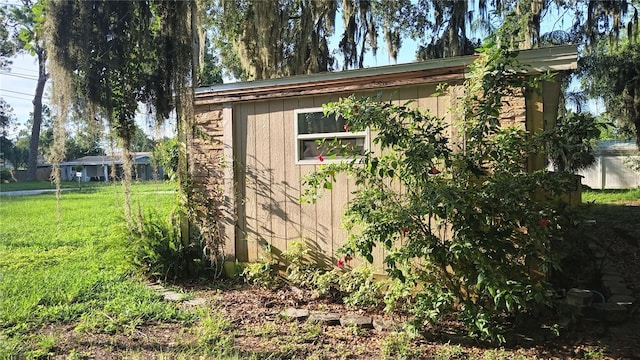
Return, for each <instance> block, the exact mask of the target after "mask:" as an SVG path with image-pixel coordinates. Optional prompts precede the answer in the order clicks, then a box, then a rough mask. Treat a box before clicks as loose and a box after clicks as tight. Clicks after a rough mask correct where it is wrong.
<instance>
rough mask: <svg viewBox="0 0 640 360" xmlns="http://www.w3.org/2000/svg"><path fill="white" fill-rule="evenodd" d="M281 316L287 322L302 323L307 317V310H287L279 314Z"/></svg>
mask: <svg viewBox="0 0 640 360" xmlns="http://www.w3.org/2000/svg"><path fill="white" fill-rule="evenodd" d="M280 314H281V315H282V316H284V317H285V318H287V319H289V320H298V321H303V320H306V319H307V318H308V317H309V310H306V309H296V308H287V309H285V310H284V311H283V312H281V313H280Z"/></svg>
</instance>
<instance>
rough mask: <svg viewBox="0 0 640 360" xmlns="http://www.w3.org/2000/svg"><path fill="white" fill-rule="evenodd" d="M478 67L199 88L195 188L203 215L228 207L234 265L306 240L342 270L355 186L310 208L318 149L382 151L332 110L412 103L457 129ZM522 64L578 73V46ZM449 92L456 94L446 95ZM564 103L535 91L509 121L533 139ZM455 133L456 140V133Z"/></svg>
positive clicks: (409, 68) (530, 54) (541, 163)
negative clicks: (455, 108) (306, 187)
mask: <svg viewBox="0 0 640 360" xmlns="http://www.w3.org/2000/svg"><path fill="white" fill-rule="evenodd" d="M475 58H476V57H475V56H464V57H454V58H448V59H441V60H430V61H423V62H416V63H409V64H401V65H391V66H383V67H375V68H367V69H360V70H351V71H343V72H334V73H322V74H314V75H305V76H295V77H288V78H280V79H271V80H262V81H253V82H240V83H230V84H222V85H216V86H211V87H203V88H199V89H197V91H196V95H195V112H196V119H195V124H194V126H193V129H192V130H193V131H191V132H189V133H188V134H186V141H187V144H188V145H187V154H188V159H189V161H188V166H189V171H190V176H191V177H192V181H193V189H194V191H195V192H197V193H198V194H199V196H200V199H204V201H201V206H205V207H206V206H211V204H216V205H214V206H220V210H221V217H222V218H223V221H222V223H221V224H220V226H221V230H220V233H221V238H222V241H223V247H224V252H225V258H226V260H228V261H235V260H237V261H239V262H255V261H258V260H260V259H261V257H262V256H264V249H265V248H267V247H268V248H270V250H271V254H272V255H270V256H275V258H276V259H278V256H279V254H280V253H281V252H282V251H284V250H286V249H287V246H288V244H289V243H290V242H291V241H294V240H304V241H305V243H306V244H307V245H308V246H309V247H310V248H311V249H312V250H313V251H314V252H315V255H316V257H317V259H318V260H319V261H320V262H322V263H324V264H331V263H335V260H336V258H335V251H336V250H337V249H338V248H339V247H340V246H341V245H343V243H344V242H345V240H346V238H347V233H346V231H345V230H344V229H343V228H342V227H341V217H342V214H343V212H344V210H345V205H346V203H347V202H348V201H349V198H350V196H351V192H352V191H353V190H354V189H355V188H354V186H355V184H354V183H353V180H350V179H348V178H346V177H343V178H340V177H339V178H338V179H337V183H336V186H334V188H333V190H332V191H330V192H326V193H325V194H324V196H323V197H322V198H320V199H319V200H318V202H317V203H316V204H300V203H299V201H298V199H299V198H300V196H301V194H302V189H303V188H302V186H301V178H302V177H303V176H304V175H305V174H307V173H309V172H311V171H313V170H315V169H316V167H317V166H318V165H320V164H321V163H320V160H319V159H318V155H319V154H321V151H322V149H320V148H318V147H317V146H314V143H315V140H318V139H321V138H323V137H330V138H334V137H339V138H341V139H343V141H348V142H350V143H351V144H353V145H355V146H356V147H357V148H363V149H372V150H374V151H375V149H374V148H373V146H374V145H373V144H372V141H371V139H372V136H371V134H370V133H369V132H358V133H350V132H348V128H347V129H343V128H342V127H341V126H340V124H339V123H338V124H336V123H335V121H334V122H333V124H330V123H328V122H326V121H323V120H322V116H321V114H319V112H320V111H321V107H322V105H323V104H325V103H327V102H330V101H336V100H338V99H339V98H341V97H347V96H350V95H352V94H355V95H356V96H380V98H381V99H382V101H393V102H396V103H401V104H403V103H405V102H407V101H410V100H411V101H414V105H415V106H418V107H420V108H421V109H429V111H430V112H431V113H432V114H437V115H438V116H441V117H444V118H445V120H446V121H448V122H450V123H451V124H453V119H452V116H451V114H450V111H449V110H450V109H451V105H452V104H453V103H454V102H455V99H456V94H458V93H459V91H461V89H460V88H459V87H456V85H461V84H462V83H463V81H464V79H465V71H466V69H467V66H468V65H469V64H471V63H472V62H473V61H474V59H475ZM518 60H519V61H520V62H521V63H523V64H527V65H529V66H530V71H531V73H540V72H546V71H552V72H564V71H569V70H572V69H575V68H576V47H575V46H560V47H551V48H541V49H535V50H526V51H521V52H520V53H519V55H518ZM441 83H447V84H450V85H453V86H451V87H449V89H450V90H449V92H446V93H440V94H438V93H437V87H438V85H439V84H441ZM559 94H560V84H559V82H549V83H544V84H543V86H542V92H540V93H539V92H536V91H527V92H525V93H524V94H523V95H522V96H521V97H516V98H513V99H510V101H509V103H510V106H509V107H508V108H505V109H504V111H503V113H502V114H501V118H502V119H503V121H508V122H509V123H512V124H521V125H522V126H523V127H525V128H526V129H527V130H531V131H536V130H539V129H542V128H544V127H552V126H554V124H555V119H556V116H557V111H558V100H559ZM451 131H452V134H451V135H452V138H455V135H456V134H455V128H454V127H451ZM528 166H529V168H530V169H534V168H535V169H540V168H544V167H545V160H544V159H543V158H537V159H531V160H530V162H529V164H528ZM207 204H208V205H207ZM379 255H382V254H379ZM374 259H375V260H374V266H375V267H376V270H379V271H380V270H382V256H375V257H374Z"/></svg>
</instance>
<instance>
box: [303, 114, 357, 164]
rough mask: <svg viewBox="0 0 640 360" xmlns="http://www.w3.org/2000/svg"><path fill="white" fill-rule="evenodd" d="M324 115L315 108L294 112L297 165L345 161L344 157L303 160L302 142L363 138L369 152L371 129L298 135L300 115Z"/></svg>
mask: <svg viewBox="0 0 640 360" xmlns="http://www.w3.org/2000/svg"><path fill="white" fill-rule="evenodd" d="M316 112H319V113H322V112H323V110H322V108H321V107H315V108H306V109H296V110H294V112H293V126H294V133H293V135H294V144H295V159H296V164H297V165H317V164H324V163H335V162H340V161H342V160H344V159H345V158H344V157H334V158H332V159H330V158H329V156H326V157H324V161H320V160H319V159H318V158H313V159H302V158H301V154H300V147H301V141H302V140H322V139H335V138H343V139H353V138H362V139H364V150H365V151H368V150H369V129H368V128H367V129H366V130H365V131H357V132H346V131H344V132H343V131H341V132H333V133H314V134H299V133H298V131H299V130H298V115H299V114H307V113H316Z"/></svg>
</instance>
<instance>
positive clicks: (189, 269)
mask: <svg viewBox="0 0 640 360" xmlns="http://www.w3.org/2000/svg"><path fill="white" fill-rule="evenodd" d="M136 221H137V223H136V224H135V226H133V228H132V229H131V232H132V235H133V240H134V243H133V263H134V265H136V266H137V267H138V268H139V269H141V271H142V272H143V273H144V274H145V275H147V276H150V277H152V278H155V279H159V280H164V281H166V280H175V279H178V278H188V277H194V276H197V275H200V274H202V273H203V271H204V265H203V259H201V256H199V255H200V254H201V253H202V251H201V250H199V249H198V248H197V246H196V245H195V244H194V245H191V246H187V247H185V246H184V245H183V243H182V241H181V238H180V226H179V224H180V215H179V213H178V212H177V211H172V212H171V213H170V214H169V215H168V216H167V217H166V218H162V217H160V216H159V215H158V214H156V213H154V212H150V213H149V214H147V216H146V217H145V216H143V215H142V214H139V215H138V218H137V220H136Z"/></svg>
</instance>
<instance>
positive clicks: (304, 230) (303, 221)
mask: <svg viewBox="0 0 640 360" xmlns="http://www.w3.org/2000/svg"><path fill="white" fill-rule="evenodd" d="M313 107H315V105H314V102H313V98H311V97H303V98H300V99H299V100H298V109H308V108H313ZM294 121H296V119H294ZM298 168H299V171H300V175H299V176H300V177H299V179H302V177H304V175H305V174H308V173H310V172H312V171H314V170H315V168H316V167H315V165H298ZM298 181H300V180H298ZM300 191H301V192H302V191H303V189H302V188H301V189H300ZM316 216H317V213H316V206H315V205H314V204H301V205H300V233H301V237H302V238H303V239H304V241H305V243H306V244H307V246H308V247H309V248H310V249H311V250H312V251H313V252H314V253H317V254H318V258H319V259H320V258H321V256H322V255H323V253H322V251H319V250H321V249H322V247H319V244H318V241H317V240H318V235H317V231H316V227H317V221H316V219H317V217H316Z"/></svg>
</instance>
